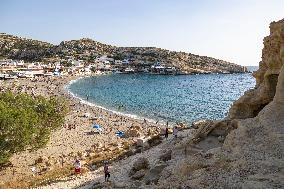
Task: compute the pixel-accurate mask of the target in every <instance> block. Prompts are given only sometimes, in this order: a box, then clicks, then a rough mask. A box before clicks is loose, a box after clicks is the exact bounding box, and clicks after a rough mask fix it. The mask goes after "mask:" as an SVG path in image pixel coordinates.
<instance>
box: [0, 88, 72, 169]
mask: <svg viewBox="0 0 284 189" xmlns="http://www.w3.org/2000/svg"><path fill="white" fill-rule="evenodd" d="M67 107H68V106H67V103H66V102H65V100H64V99H59V98H54V97H51V98H49V99H47V98H44V97H42V96H38V97H34V98H33V97H32V96H30V95H28V94H16V95H15V94H13V93H12V92H10V91H8V92H5V93H1V94H0V165H1V164H4V163H6V162H7V161H8V160H9V158H10V157H11V155H12V154H13V153H16V152H20V151H23V150H25V149H27V148H29V149H31V150H34V149H37V148H40V147H43V146H44V145H45V144H46V143H47V142H48V140H49V136H50V133H51V131H52V130H54V129H56V128H58V127H59V126H60V125H62V124H63V123H64V117H65V115H66V113H67V112H68V108H67Z"/></svg>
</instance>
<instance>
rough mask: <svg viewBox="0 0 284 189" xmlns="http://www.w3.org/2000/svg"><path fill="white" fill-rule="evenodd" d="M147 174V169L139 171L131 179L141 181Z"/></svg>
mask: <svg viewBox="0 0 284 189" xmlns="http://www.w3.org/2000/svg"><path fill="white" fill-rule="evenodd" d="M145 174H146V170H145V169H141V170H139V171H137V172H136V173H134V174H133V175H132V176H131V178H132V179H134V180H140V179H141V178H142V177H144V176H145Z"/></svg>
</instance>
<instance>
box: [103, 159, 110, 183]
mask: <svg viewBox="0 0 284 189" xmlns="http://www.w3.org/2000/svg"><path fill="white" fill-rule="evenodd" d="M104 173H105V182H108V180H109V177H110V172H109V169H108V162H107V161H106V162H105V163H104Z"/></svg>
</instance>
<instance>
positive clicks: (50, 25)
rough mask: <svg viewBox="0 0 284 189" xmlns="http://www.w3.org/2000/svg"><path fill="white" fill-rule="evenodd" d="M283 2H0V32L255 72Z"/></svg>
mask: <svg viewBox="0 0 284 189" xmlns="http://www.w3.org/2000/svg"><path fill="white" fill-rule="evenodd" d="M283 10H284V0H171V1H170V0H100V1H99V0H45V1H43V0H0V32H4V33H8V34H13V35H17V36H21V37H26V38H32V39H37V40H42V41H47V42H50V43H53V44H59V43H60V42H61V41H64V40H71V39H80V38H83V37H85V38H92V39H94V40H97V41H99V42H102V43H106V44H111V45H115V46H154V47H160V48H164V49H169V50H174V51H184V52H190V53H193V54H198V55H204V56H211V57H214V58H219V59H222V60H226V61H230V62H234V63H237V64H240V65H245V66H249V65H253V66H257V65H258V63H259V61H260V60H261V50H262V48H263V38H264V37H265V36H267V35H269V23H270V22H272V21H277V20H280V19H282V18H284V12H283Z"/></svg>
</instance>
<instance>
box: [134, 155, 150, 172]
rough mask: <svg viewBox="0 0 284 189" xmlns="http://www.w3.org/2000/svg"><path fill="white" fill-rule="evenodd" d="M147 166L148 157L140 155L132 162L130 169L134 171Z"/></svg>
mask: <svg viewBox="0 0 284 189" xmlns="http://www.w3.org/2000/svg"><path fill="white" fill-rule="evenodd" d="M148 168H149V161H148V159H147V158H145V157H141V158H139V159H137V160H136V161H135V162H134V163H133V167H132V170H134V171H135V172H136V171H139V170H141V169H148Z"/></svg>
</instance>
